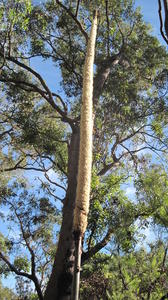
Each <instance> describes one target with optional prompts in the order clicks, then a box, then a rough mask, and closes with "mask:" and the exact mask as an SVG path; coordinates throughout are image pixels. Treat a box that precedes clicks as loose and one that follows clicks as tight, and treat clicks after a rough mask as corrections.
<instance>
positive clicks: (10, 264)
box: [0, 251, 33, 280]
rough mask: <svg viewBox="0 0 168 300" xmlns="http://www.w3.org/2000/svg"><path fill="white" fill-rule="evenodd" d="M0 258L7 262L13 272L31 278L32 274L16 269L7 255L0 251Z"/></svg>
mask: <svg viewBox="0 0 168 300" xmlns="http://www.w3.org/2000/svg"><path fill="white" fill-rule="evenodd" d="M0 258H1V259H2V260H3V261H4V262H5V263H6V264H7V266H8V267H9V269H10V270H11V271H12V272H14V273H15V274H17V275H19V276H23V277H26V278H28V279H31V280H32V279H33V276H32V275H31V274H28V273H26V272H21V271H18V269H17V268H16V267H15V266H14V265H13V264H12V263H11V262H10V261H9V260H8V259H7V257H6V256H5V255H4V254H3V253H2V252H1V251H0Z"/></svg>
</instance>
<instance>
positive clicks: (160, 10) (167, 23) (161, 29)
mask: <svg viewBox="0 0 168 300" xmlns="http://www.w3.org/2000/svg"><path fill="white" fill-rule="evenodd" d="M158 5H159V9H158V13H159V19H160V33H161V35H162V37H163V39H164V40H165V42H166V44H168V38H167V37H168V29H167V26H168V22H167V16H166V5H167V4H166V1H164V5H165V29H166V34H167V37H166V36H165V34H164V32H163V19H162V5H161V0H158Z"/></svg>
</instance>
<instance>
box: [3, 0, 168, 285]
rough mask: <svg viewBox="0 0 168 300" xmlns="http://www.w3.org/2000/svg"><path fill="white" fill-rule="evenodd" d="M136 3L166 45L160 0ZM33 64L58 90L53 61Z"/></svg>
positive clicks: (57, 76) (56, 71) (57, 78)
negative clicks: (162, 30)
mask: <svg viewBox="0 0 168 300" xmlns="http://www.w3.org/2000/svg"><path fill="white" fill-rule="evenodd" d="M33 2H34V3H36V4H37V3H39V2H41V1H39V0H34V1H33ZM135 5H136V6H141V8H142V14H143V16H144V20H145V21H146V22H148V23H150V24H151V25H152V27H153V34H154V35H155V36H157V37H158V39H159V40H160V42H161V43H162V44H163V45H165V46H166V44H165V42H164V40H163V38H162V37H161V34H160V31H159V28H160V24H159V16H158V0H135ZM31 64H32V67H33V68H34V69H36V70H37V71H38V72H39V73H40V74H41V75H42V76H43V77H44V79H45V80H46V82H47V83H48V84H49V86H50V87H51V88H52V89H53V90H54V91H58V89H59V78H60V73H59V71H58V70H56V68H55V67H53V65H52V64H51V63H49V64H46V63H45V62H42V61H41V60H40V59H39V58H36V59H34V60H33V61H32V63H31ZM129 192H132V190H131V187H128V191H127V194H129ZM3 284H4V285H6V286H8V287H10V288H14V284H15V283H14V279H13V276H10V277H9V278H8V279H5V280H3Z"/></svg>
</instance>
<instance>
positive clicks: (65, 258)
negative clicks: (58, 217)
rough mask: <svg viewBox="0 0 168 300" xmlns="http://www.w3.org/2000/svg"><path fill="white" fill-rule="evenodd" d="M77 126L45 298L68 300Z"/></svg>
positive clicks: (72, 252)
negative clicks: (58, 234) (57, 237)
mask: <svg viewBox="0 0 168 300" xmlns="http://www.w3.org/2000/svg"><path fill="white" fill-rule="evenodd" d="M79 140H80V132H79V128H76V129H74V132H73V133H72V135H71V141H70V146H69V151H68V156H69V158H68V189H67V194H66V198H65V202H64V207H63V218H62V225H61V231H60V237H59V242H58V248H57V252H56V256H55V261H54V265H53V269H52V273H51V276H50V279H49V282H48V285H47V288H46V292H45V296H44V299H45V300H60V299H61V300H70V296H71V286H72V278H73V268H74V250H75V249H74V248H75V245H74V238H73V234H72V228H73V212H74V207H75V198H76V186H77V172H78V157H79Z"/></svg>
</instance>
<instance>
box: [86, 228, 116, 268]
mask: <svg viewBox="0 0 168 300" xmlns="http://www.w3.org/2000/svg"><path fill="white" fill-rule="evenodd" d="M112 234H113V230H112V229H111V228H109V230H108V231H107V233H106V235H105V237H104V238H103V239H102V240H101V241H100V242H99V243H97V244H96V245H95V246H94V247H92V248H91V249H90V250H89V251H87V252H83V254H82V264H83V263H85V261H87V260H88V259H89V258H91V257H92V256H94V255H95V254H96V253H97V252H98V251H99V250H101V249H102V248H103V247H105V246H106V245H107V243H108V242H109V241H110V239H111V237H112Z"/></svg>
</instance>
